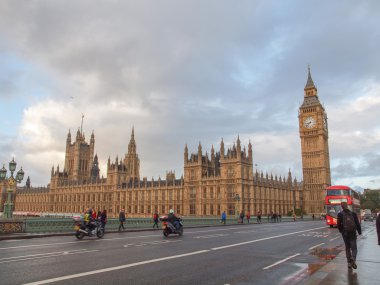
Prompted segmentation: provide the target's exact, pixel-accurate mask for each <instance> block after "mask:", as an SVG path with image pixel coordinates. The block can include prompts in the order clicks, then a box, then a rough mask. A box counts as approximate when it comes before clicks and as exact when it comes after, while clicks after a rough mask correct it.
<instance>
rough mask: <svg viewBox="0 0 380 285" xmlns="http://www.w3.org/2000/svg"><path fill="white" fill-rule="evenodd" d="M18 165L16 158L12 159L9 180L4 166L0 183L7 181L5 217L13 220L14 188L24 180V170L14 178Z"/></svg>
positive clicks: (1, 170)
mask: <svg viewBox="0 0 380 285" xmlns="http://www.w3.org/2000/svg"><path fill="white" fill-rule="evenodd" d="M16 165H17V163H16V162H15V160H14V158H12V161H11V162H9V170H10V172H11V175H10V176H9V177H8V178H7V170H6V168H5V167H4V165H3V168H2V169H0V182H2V181H6V184H7V186H8V187H7V195H8V197H7V201H6V202H5V203H4V212H3V214H4V217H5V218H12V216H13V203H12V192H13V191H14V188H15V187H16V185H17V183H20V182H21V181H22V180H23V179H24V170H22V167H21V169H20V170H19V171H18V172H17V174H16V177H13V173H14V172H15V170H16Z"/></svg>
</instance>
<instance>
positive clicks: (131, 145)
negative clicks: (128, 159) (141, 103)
mask: <svg viewBox="0 0 380 285" xmlns="http://www.w3.org/2000/svg"><path fill="white" fill-rule="evenodd" d="M128 154H136V141H135V127H134V126H133V127H132V134H131V139H130V141H129V144H128Z"/></svg>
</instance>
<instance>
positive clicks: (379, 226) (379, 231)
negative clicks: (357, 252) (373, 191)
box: [376, 212, 380, 245]
mask: <svg viewBox="0 0 380 285" xmlns="http://www.w3.org/2000/svg"><path fill="white" fill-rule="evenodd" d="M376 230H377V244H378V245H380V212H379V213H377V218H376Z"/></svg>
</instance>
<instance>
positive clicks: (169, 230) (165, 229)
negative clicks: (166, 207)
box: [160, 216, 183, 237]
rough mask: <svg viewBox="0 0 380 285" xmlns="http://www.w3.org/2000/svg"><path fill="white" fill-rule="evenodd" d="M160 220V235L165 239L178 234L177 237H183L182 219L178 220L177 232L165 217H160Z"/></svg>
mask: <svg viewBox="0 0 380 285" xmlns="http://www.w3.org/2000/svg"><path fill="white" fill-rule="evenodd" d="M160 220H161V222H162V233H163V235H164V236H165V237H167V236H168V235H170V234H178V235H179V236H182V235H183V223H182V219H178V223H179V229H178V230H177V229H176V228H175V226H174V225H173V224H172V223H170V222H169V221H168V217H167V216H162V217H160Z"/></svg>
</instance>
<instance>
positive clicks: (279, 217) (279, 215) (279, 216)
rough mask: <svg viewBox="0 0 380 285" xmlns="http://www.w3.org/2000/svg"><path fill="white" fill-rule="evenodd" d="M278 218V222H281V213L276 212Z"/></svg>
mask: <svg viewBox="0 0 380 285" xmlns="http://www.w3.org/2000/svg"><path fill="white" fill-rule="evenodd" d="M278 219H279V221H280V222H282V216H281V214H278Z"/></svg>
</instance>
